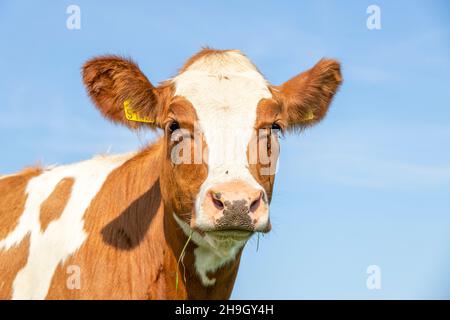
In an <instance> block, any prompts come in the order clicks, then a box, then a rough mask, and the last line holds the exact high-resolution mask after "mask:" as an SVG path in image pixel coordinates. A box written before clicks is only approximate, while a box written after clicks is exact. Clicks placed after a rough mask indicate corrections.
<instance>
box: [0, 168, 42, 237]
mask: <svg viewBox="0 0 450 320" xmlns="http://www.w3.org/2000/svg"><path fill="white" fill-rule="evenodd" d="M41 172H42V170H41V169H39V168H28V169H25V170H24V171H22V172H21V173H18V174H16V175H13V176H9V177H5V178H2V179H0V195H1V196H0V240H2V239H4V238H6V236H7V235H8V234H9V233H10V232H11V231H13V230H14V228H15V227H16V226H17V224H18V223H19V219H20V216H21V215H22V212H23V210H24V208H25V202H26V200H27V195H26V194H25V190H26V187H27V185H28V182H29V181H30V179H32V178H33V177H36V176H38V175H40V174H41Z"/></svg>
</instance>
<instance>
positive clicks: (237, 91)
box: [174, 51, 271, 131]
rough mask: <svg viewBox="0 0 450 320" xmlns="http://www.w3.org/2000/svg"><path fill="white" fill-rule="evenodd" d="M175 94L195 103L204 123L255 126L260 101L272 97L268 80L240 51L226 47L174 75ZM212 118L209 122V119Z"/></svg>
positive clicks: (200, 118)
mask: <svg viewBox="0 0 450 320" xmlns="http://www.w3.org/2000/svg"><path fill="white" fill-rule="evenodd" d="M174 84H175V95H179V96H183V97H185V98H186V99H188V100H189V101H190V102H191V103H192V105H193V106H194V108H195V110H196V112H197V115H198V117H199V121H200V125H201V127H202V129H203V130H204V131H207V127H208V124H211V121H213V124H214V125H215V126H218V125H220V124H223V125H230V124H229V123H224V121H233V125H234V127H235V128H236V127H237V126H239V127H248V126H250V127H252V126H253V124H254V121H255V117H256V110H257V105H258V102H259V101H260V100H261V99H263V98H270V97H271V93H270V91H269V89H268V83H267V81H266V80H265V79H264V77H263V76H262V75H261V73H260V72H259V71H258V70H257V68H256V67H255V66H254V65H253V63H252V62H251V61H250V60H249V59H248V58H247V57H246V56H245V55H243V54H242V53H240V52H239V51H223V52H218V53H212V54H209V55H205V56H202V57H200V58H199V59H197V60H195V61H193V62H192V64H190V65H189V66H188V67H187V68H185V69H184V71H183V72H182V73H180V74H179V75H178V76H177V77H175V78H174ZM206 121H208V123H206Z"/></svg>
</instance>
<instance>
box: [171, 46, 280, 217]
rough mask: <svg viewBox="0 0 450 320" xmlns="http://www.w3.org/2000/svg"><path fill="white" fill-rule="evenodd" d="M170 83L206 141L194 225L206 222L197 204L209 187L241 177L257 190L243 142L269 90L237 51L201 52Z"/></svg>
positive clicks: (247, 141)
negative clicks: (185, 102)
mask: <svg viewBox="0 0 450 320" xmlns="http://www.w3.org/2000/svg"><path fill="white" fill-rule="evenodd" d="M174 83H175V88H176V91H175V95H179V96H183V97H185V98H186V99H188V100H189V101H190V102H191V104H192V105H193V107H194V109H195V111H196V113H197V117H198V119H199V125H200V128H201V130H202V132H203V135H204V137H205V140H206V144H207V146H208V177H207V178H206V180H205V181H204V183H203V185H202V186H201V188H200V192H199V194H198V196H197V199H196V224H197V225H198V226H210V224H211V222H210V221H209V218H208V217H207V215H206V214H204V213H203V212H202V208H201V205H200V204H201V203H202V200H203V198H204V196H205V194H206V192H207V191H208V190H209V189H210V188H211V187H213V186H214V185H216V184H218V183H223V182H227V181H231V180H241V181H245V182H247V183H248V184H249V185H250V186H253V187H256V188H259V189H261V190H262V187H261V186H260V185H259V184H258V183H257V182H256V180H255V179H254V178H253V176H252V175H251V173H250V171H249V168H248V160H247V147H248V145H249V142H250V139H251V136H252V134H253V132H254V126H255V121H256V110H257V107H258V102H259V101H260V100H261V99H263V98H266V99H267V98H271V97H272V94H271V93H270V91H269V89H268V84H267V82H266V80H265V79H264V78H263V76H262V75H261V74H260V73H259V72H258V70H257V69H256V67H255V66H254V65H253V64H252V63H251V62H250V60H248V58H247V57H245V56H244V55H243V54H241V53H240V52H238V51H225V52H221V53H213V54H210V55H206V56H204V57H202V58H200V59H199V60H197V61H195V62H194V63H193V64H192V65H190V66H189V67H188V68H187V69H186V70H185V71H184V72H183V73H181V74H180V75H178V76H177V77H175V78H174Z"/></svg>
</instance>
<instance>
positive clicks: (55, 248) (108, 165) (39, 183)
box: [0, 154, 133, 299]
mask: <svg viewBox="0 0 450 320" xmlns="http://www.w3.org/2000/svg"><path fill="white" fill-rule="evenodd" d="M132 156H133V154H127V155H119V156H108V157H103V156H97V157H95V158H93V159H91V160H87V161H83V162H79V163H76V164H72V165H66V166H60V167H55V168H52V169H51V170H47V171H44V172H43V173H42V174H41V175H39V176H37V177H35V178H33V179H31V180H30V181H29V182H28V185H27V188H26V193H27V195H28V197H27V201H26V204H25V209H24V212H23V214H22V216H21V217H20V220H19V223H18V225H17V227H16V228H15V229H14V230H13V231H12V232H11V233H10V234H9V235H8V236H7V237H6V238H5V239H3V240H2V241H0V250H2V249H5V250H8V249H9V248H10V247H11V246H13V245H15V244H18V243H20V241H22V239H23V238H24V237H25V236H26V235H27V234H28V233H30V234H31V238H30V249H29V256H28V261H27V263H26V265H25V267H24V268H23V269H22V270H20V272H19V273H18V274H17V276H16V278H15V280H14V283H13V299H44V298H45V297H46V295H47V292H48V289H49V286H50V282H51V280H52V277H53V274H54V272H55V270H56V268H57V266H58V264H59V263H63V262H64V261H65V259H67V258H68V257H69V256H70V255H71V254H73V253H74V252H75V251H76V250H77V249H78V248H79V247H80V246H81V244H82V243H83V242H84V240H85V239H86V237H87V235H86V234H85V232H84V230H83V226H84V221H83V216H84V213H85V211H86V209H87V208H88V206H89V204H90V203H91V201H92V199H93V198H94V197H95V195H96V194H97V193H98V191H99V190H100V188H101V187H102V185H103V183H104V181H105V180H106V178H107V177H108V175H109V174H110V172H111V171H112V170H114V169H115V168H117V167H119V166H120V165H122V164H123V163H124V162H125V161H126V160H128V159H129V158H131V157H132ZM70 177H71V178H74V180H75V182H74V185H73V187H72V192H71V196H70V198H69V200H68V202H67V204H66V207H65V208H64V210H63V212H62V214H61V216H60V218H59V219H58V220H55V221H52V222H51V223H50V224H49V225H48V227H47V229H46V230H45V232H44V233H42V231H41V227H40V220H39V214H40V207H41V204H42V203H43V202H44V201H45V200H46V199H47V198H48V196H49V195H50V194H51V193H52V191H53V190H54V189H55V187H56V185H57V184H58V182H59V181H61V180H62V179H63V178H70Z"/></svg>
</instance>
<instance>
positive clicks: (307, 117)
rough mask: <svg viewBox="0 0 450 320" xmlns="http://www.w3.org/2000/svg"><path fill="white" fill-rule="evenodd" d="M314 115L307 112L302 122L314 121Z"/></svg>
mask: <svg viewBox="0 0 450 320" xmlns="http://www.w3.org/2000/svg"><path fill="white" fill-rule="evenodd" d="M314 118H315V117H314V113H313V112H312V111H311V110H308V114H307V115H306V117H305V118H304V119H303V121H310V120H314Z"/></svg>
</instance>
